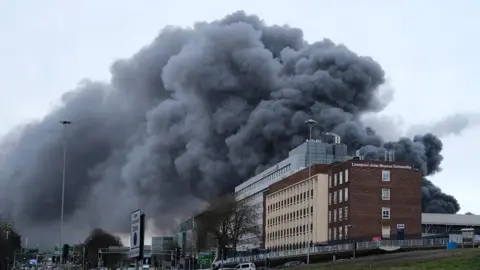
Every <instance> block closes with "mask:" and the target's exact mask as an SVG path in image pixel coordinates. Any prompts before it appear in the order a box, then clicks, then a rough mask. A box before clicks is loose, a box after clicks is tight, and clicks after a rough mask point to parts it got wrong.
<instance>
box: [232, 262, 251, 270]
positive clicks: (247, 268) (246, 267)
mask: <svg viewBox="0 0 480 270" xmlns="http://www.w3.org/2000/svg"><path fill="white" fill-rule="evenodd" d="M235 269H236V270H239V269H241V270H256V267H255V264H254V263H251V262H250V263H241V264H239V265H237V267H235Z"/></svg>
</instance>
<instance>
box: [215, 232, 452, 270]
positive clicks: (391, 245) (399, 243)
mask: <svg viewBox="0 0 480 270" xmlns="http://www.w3.org/2000/svg"><path fill="white" fill-rule="evenodd" d="M448 241H449V239H448V238H436V239H413V240H381V241H369V242H357V243H346V244H338V245H331V246H314V247H311V248H310V255H311V256H312V255H317V254H333V253H341V252H349V251H353V245H356V246H357V249H356V250H357V251H364V250H373V249H379V248H383V249H387V250H388V249H391V250H394V249H398V248H424V247H439V246H446V245H447V243H448ZM307 253H308V249H307V248H300V249H292V250H283V251H274V252H269V253H265V254H258V255H251V256H244V257H237V258H227V259H226V260H224V261H223V262H222V261H216V262H215V263H216V264H218V263H223V264H232V263H243V262H254V261H264V260H265V259H267V258H268V259H278V258H288V257H296V256H305V255H307Z"/></svg>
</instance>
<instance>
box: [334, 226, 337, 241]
mask: <svg viewBox="0 0 480 270" xmlns="http://www.w3.org/2000/svg"><path fill="white" fill-rule="evenodd" d="M333 240H337V227H333Z"/></svg>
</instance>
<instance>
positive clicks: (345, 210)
mask: <svg viewBox="0 0 480 270" xmlns="http://www.w3.org/2000/svg"><path fill="white" fill-rule="evenodd" d="M343 217H344V218H345V220H348V206H345V207H344V208H343Z"/></svg>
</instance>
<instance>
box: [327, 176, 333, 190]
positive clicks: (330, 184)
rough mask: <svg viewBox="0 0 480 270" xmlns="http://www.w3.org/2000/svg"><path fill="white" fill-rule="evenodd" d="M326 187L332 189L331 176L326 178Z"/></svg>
mask: <svg viewBox="0 0 480 270" xmlns="http://www.w3.org/2000/svg"><path fill="white" fill-rule="evenodd" d="M328 187H329V188H331V187H332V176H331V175H329V176H328Z"/></svg>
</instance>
